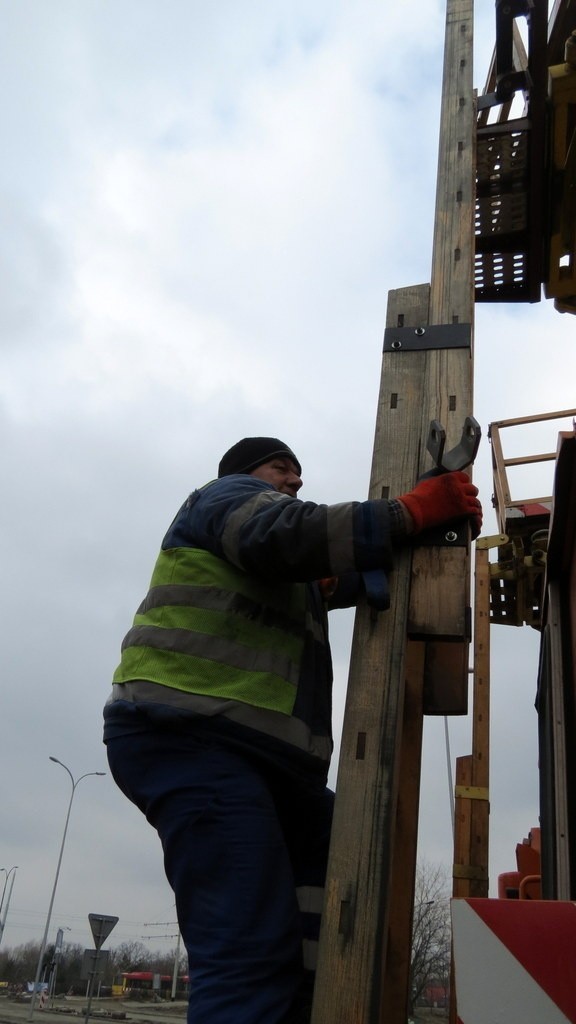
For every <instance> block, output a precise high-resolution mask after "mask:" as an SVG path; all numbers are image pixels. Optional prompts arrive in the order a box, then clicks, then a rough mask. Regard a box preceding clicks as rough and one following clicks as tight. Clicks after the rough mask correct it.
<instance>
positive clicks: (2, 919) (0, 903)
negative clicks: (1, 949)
mask: <svg viewBox="0 0 576 1024" xmlns="http://www.w3.org/2000/svg"><path fill="white" fill-rule="evenodd" d="M17 869H18V865H17V864H15V865H14V867H13V868H10V870H8V869H7V868H0V871H5V872H6V878H5V880H4V888H3V889H2V899H1V900H0V942H2V936H3V935H4V925H5V924H6V918H7V916H8V907H9V906H10V897H11V896H12V889H13V888H14V879H15V877H16V871H17ZM10 876H12V879H11V882H10V888H9V889H8V896H6V888H7V885H8V879H9V878H10ZM5 896H6V908H5V909H4V897H5ZM3 910H4V916H2V911H3Z"/></svg>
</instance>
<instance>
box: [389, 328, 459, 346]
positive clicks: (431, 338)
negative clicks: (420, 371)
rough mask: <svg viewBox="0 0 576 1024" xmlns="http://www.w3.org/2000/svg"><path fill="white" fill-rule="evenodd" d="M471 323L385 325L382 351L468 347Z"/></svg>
mask: <svg viewBox="0 0 576 1024" xmlns="http://www.w3.org/2000/svg"><path fill="white" fill-rule="evenodd" d="M471 339H472V326H471V324H432V325H431V326H425V327H387V328H386V330H385V331H384V352H423V351H426V349H435V348H470V345H471Z"/></svg>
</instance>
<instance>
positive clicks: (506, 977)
mask: <svg viewBox="0 0 576 1024" xmlns="http://www.w3.org/2000/svg"><path fill="white" fill-rule="evenodd" d="M452 935H453V944H454V968H455V977H456V1006H457V1012H458V1021H459V1024H576V903H568V902H556V901H554V900H475V899H469V900H465V899H454V900H452Z"/></svg>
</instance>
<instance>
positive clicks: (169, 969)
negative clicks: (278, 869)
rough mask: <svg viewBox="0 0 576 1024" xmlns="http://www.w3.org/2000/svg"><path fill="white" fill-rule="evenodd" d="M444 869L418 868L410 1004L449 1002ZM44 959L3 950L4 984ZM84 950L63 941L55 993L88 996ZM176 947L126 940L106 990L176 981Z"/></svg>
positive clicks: (19, 949) (111, 964)
mask: <svg viewBox="0 0 576 1024" xmlns="http://www.w3.org/2000/svg"><path fill="white" fill-rule="evenodd" d="M449 895H450V893H449V888H448V880H447V875H446V871H445V869H443V868H442V867H438V866H434V865H431V864H428V863H426V862H421V863H420V864H419V865H418V870H417V873H416V890H415V896H414V922H413V935H412V954H411V971H410V992H409V1006H410V1012H411V1013H412V1012H413V1010H414V1006H415V1005H418V1004H420V1005H422V1004H428V1005H433V1004H434V1003H437V1004H440V1003H441V1001H442V1000H443V999H447V998H448V993H449V977H450V941H451V931H450V908H449ZM39 955H40V943H39V942H26V943H24V944H23V945H21V946H16V947H14V948H12V949H10V948H7V949H4V950H0V982H7V983H8V985H9V986H10V987H12V988H19V987H24V986H26V983H27V982H31V981H33V979H34V978H35V976H36V970H37V967H38V957H39ZM83 956H84V947H83V946H81V945H80V944H78V943H71V942H68V943H64V945H63V947H62V952H61V954H60V956H59V958H58V965H57V975H56V977H57V985H56V994H62V993H68V992H69V993H73V994H77V995H83V994H84V992H85V990H86V981H85V980H83V978H82V961H83ZM175 958H176V948H174V949H173V950H171V951H169V952H168V953H159V952H152V951H151V950H150V949H149V948H148V947H147V946H145V945H144V943H143V942H138V941H131V942H122V943H120V945H119V946H116V947H115V948H114V949H110V950H109V958H108V964H107V966H106V969H105V971H104V973H103V974H102V975H101V978H100V981H101V991H104V990H105V989H106V988H110V987H111V986H112V985H113V984H121V982H122V974H123V973H124V972H132V971H150V972H152V973H153V974H160V975H168V976H169V977H172V975H173V971H174V962H175ZM54 962H55V961H54V946H53V945H52V946H48V947H47V949H46V953H45V957H44V971H43V978H44V980H46V981H48V979H49V977H50V972H51V970H52V969H53V965H54ZM186 972H187V961H186V956H185V955H183V954H182V953H180V954H179V963H178V975H182V974H185V973H186Z"/></svg>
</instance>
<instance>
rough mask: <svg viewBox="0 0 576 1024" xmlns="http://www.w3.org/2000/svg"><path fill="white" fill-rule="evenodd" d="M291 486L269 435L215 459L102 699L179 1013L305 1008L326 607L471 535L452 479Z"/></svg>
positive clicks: (261, 1016)
mask: <svg viewBox="0 0 576 1024" xmlns="http://www.w3.org/2000/svg"><path fill="white" fill-rule="evenodd" d="M301 486H302V480H301V467H300V463H299V461H298V459H297V457H296V455H295V454H294V452H293V451H292V450H291V449H290V448H289V447H288V446H287V445H286V444H284V443H283V442H282V441H280V440H278V438H274V437H249V438H244V439H243V440H242V441H239V442H238V443H237V444H235V445H234V446H233V447H232V448H230V450H229V451H227V452H226V454H225V455H224V456H223V458H222V460H221V462H220V465H219V471H218V479H217V480H213V481H211V482H210V483H208V484H206V485H205V486H204V487H201V488H200V489H198V490H196V491H194V492H193V493H192V494H191V495H190V496H189V497H188V498H187V500H186V501H185V502H184V505H183V506H182V508H181V509H180V511H179V512H178V514H177V515H176V518H175V519H174V521H173V523H172V525H171V526H170V528H169V530H168V533H167V534H166V536H165V538H164V541H163V543H162V548H161V551H160V555H159V556H158V560H157V562H156V566H155V568H154V572H153V575H152V581H151V584H150V589H149V591H148V594H147V596H146V598H145V599H144V601H143V602H142V604H141V605H140V607H139V608H138V611H137V612H136V616H135V618H134V623H133V625H132V628H131V629H130V630H129V632H128V634H127V635H126V637H125V638H124V642H123V644H122V657H121V661H120V665H119V667H118V669H117V670H116V673H115V676H114V683H113V692H112V695H111V697H110V699H109V701H108V703H107V704H106V707H105V711H104V717H105V732H104V739H105V742H106V744H107V748H108V759H109V763H110V768H111V771H112V774H113V776H114V778H115V780H116V782H117V784H118V785H119V787H120V788H121V789H122V791H123V792H124V793H125V794H126V796H127V797H129V799H130V800H132V801H133V802H134V803H135V804H136V805H137V806H138V807H139V808H140V809H141V810H142V811H143V812H144V814H145V815H146V817H147V819H148V821H149V822H150V823H151V824H152V825H153V826H154V827H155V828H156V830H157V831H158V834H159V836H160V839H161V841H162V846H163V850H164V863H165V869H166V875H167V877H168V880H169V882H170V885H171V886H172V888H173V890H174V893H175V896H176V909H177V914H178V922H179V927H180V931H181V933H182V937H183V939H184V942H185V945H186V949H187V951H188V957H189V974H190V987H191V990H190V1007H189V1022H190V1024H300V1022H302V1024H303V1022H305V1021H307V1020H309V1013H310V1002H311V991H312V983H313V977H314V974H313V971H314V966H315V954H316V947H317V940H318V932H319V920H320V911H321V906H322V887H323V884H324V878H325V873H326V865H327V857H328V845H329V838H330V826H331V821H332V809H333V799H334V797H333V793H332V792H331V791H330V790H329V789H328V788H327V786H326V779H327V774H328V766H329V761H330V755H331V752H332V732H331V689H332V667H331V659H330V648H329V644H328V628H327V610H328V609H329V608H333V607H344V606H349V605H352V604H355V603H356V602H357V600H358V599H359V596H360V595H362V594H365V595H366V596H367V597H368V600H371V601H373V602H375V603H376V604H377V605H378V606H379V607H383V606H384V605H385V603H386V599H385V593H386V590H385V587H384V585H383V584H384V583H385V573H386V572H387V571H389V570H390V569H391V568H392V561H393V549H394V548H395V547H396V546H399V545H402V544H404V543H407V542H408V540H409V538H410V536H411V535H413V534H416V533H419V532H420V531H421V530H423V529H426V528H427V527H431V526H435V525H439V524H441V523H444V522H450V521H453V520H455V519H459V518H460V519H462V518H466V517H467V518H469V519H470V521H471V525H472V527H473V530H474V532H475V533H478V532H479V529H480V524H481V516H482V512H481V506H480V503H479V501H478V499H477V493H478V491H477V488H476V487H475V486H474V485H473V484H472V483H471V482H470V480H469V479H468V477H467V476H466V474H465V473H460V472H456V473H446V474H442V475H439V476H436V477H431V478H428V479H424V480H422V481H421V482H420V483H418V484H417V485H416V487H415V488H414V490H413V491H411V492H410V493H409V494H406V495H402V496H401V497H400V498H399V499H395V500H390V501H387V500H373V501H361V502H358V501H352V502H345V503H342V504H338V505H317V504H315V503H313V502H305V501H301V500H299V499H298V497H297V494H298V491H299V490H300V488H301ZM379 584H381V585H379Z"/></svg>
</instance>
